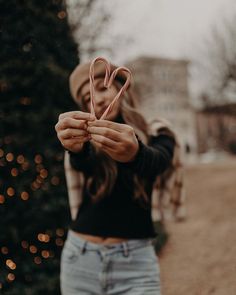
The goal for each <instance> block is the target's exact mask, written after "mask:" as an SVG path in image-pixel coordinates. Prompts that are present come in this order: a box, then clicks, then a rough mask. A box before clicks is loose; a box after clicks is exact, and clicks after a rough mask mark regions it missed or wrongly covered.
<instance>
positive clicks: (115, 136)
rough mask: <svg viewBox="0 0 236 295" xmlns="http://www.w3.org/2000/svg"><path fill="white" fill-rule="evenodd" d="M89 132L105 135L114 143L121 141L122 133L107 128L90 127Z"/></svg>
mask: <svg viewBox="0 0 236 295" xmlns="http://www.w3.org/2000/svg"><path fill="white" fill-rule="evenodd" d="M87 131H88V132H89V133H90V134H97V135H103V136H104V137H107V138H109V139H112V140H113V141H121V139H122V133H120V132H118V131H116V130H113V129H111V128H107V127H95V126H94V127H88V128H87Z"/></svg>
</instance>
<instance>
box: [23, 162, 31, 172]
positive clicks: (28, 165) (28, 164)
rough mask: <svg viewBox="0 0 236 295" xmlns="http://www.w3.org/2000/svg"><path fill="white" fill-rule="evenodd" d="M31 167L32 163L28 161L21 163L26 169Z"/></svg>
mask: <svg viewBox="0 0 236 295" xmlns="http://www.w3.org/2000/svg"><path fill="white" fill-rule="evenodd" d="M29 167H30V163H29V162H28V161H25V162H24V163H23V164H21V168H22V169H23V170H24V171H26V170H28V169H29Z"/></svg>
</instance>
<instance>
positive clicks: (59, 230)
mask: <svg viewBox="0 0 236 295" xmlns="http://www.w3.org/2000/svg"><path fill="white" fill-rule="evenodd" d="M56 234H57V235H58V236H59V237H63V236H64V234H65V231H64V229H63V228H57V229H56Z"/></svg>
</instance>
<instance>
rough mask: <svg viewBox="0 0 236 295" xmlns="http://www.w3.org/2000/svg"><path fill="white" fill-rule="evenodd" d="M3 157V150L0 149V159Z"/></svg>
mask: <svg viewBox="0 0 236 295" xmlns="http://www.w3.org/2000/svg"><path fill="white" fill-rule="evenodd" d="M3 156H4V150H3V149H0V158H1V157H3Z"/></svg>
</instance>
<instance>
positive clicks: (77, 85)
mask: <svg viewBox="0 0 236 295" xmlns="http://www.w3.org/2000/svg"><path fill="white" fill-rule="evenodd" d="M110 68H111V72H113V71H114V70H115V69H116V68H117V66H115V65H113V64H110ZM89 69H90V62H89V63H84V64H79V65H78V66H77V67H76V68H75V69H74V70H73V72H72V73H71V75H70V78H69V84H70V93H71V95H72V97H73V99H74V100H75V102H78V100H79V95H78V94H79V92H80V90H81V88H82V86H83V85H84V84H85V83H87V82H89ZM105 71H106V69H105V65H104V64H103V63H100V62H99V63H97V64H96V65H95V67H94V77H95V78H98V77H105ZM115 79H116V80H117V81H119V82H121V84H122V85H123V84H124V83H125V81H126V79H127V76H126V73H125V72H123V71H120V72H118V73H117V75H116V78H115Z"/></svg>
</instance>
